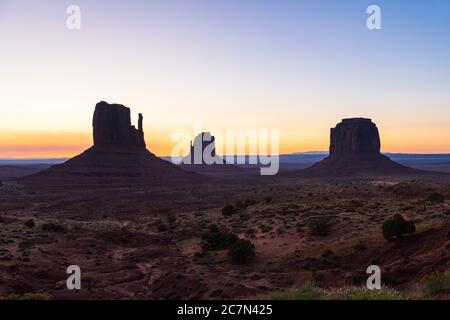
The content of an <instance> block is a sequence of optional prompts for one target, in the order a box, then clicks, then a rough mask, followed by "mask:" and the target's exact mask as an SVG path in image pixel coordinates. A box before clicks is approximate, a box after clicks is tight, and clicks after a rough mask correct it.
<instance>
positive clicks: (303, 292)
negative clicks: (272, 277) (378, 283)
mask: <svg viewBox="0 0 450 320" xmlns="http://www.w3.org/2000/svg"><path fill="white" fill-rule="evenodd" d="M254 299H256V300H404V299H406V297H405V296H403V295H402V294H400V293H399V292H397V291H395V290H392V289H389V288H384V289H381V290H369V289H367V288H365V287H342V288H333V289H322V288H317V287H314V286H312V285H311V284H310V283H306V284H304V285H303V286H301V287H300V288H296V289H289V290H284V291H277V292H271V293H268V294H264V295H258V296H256V297H254Z"/></svg>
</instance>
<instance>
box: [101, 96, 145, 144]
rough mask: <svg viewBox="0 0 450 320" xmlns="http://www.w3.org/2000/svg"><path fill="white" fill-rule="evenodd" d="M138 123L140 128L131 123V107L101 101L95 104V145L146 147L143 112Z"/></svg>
mask: <svg viewBox="0 0 450 320" xmlns="http://www.w3.org/2000/svg"><path fill="white" fill-rule="evenodd" d="M138 123H139V125H138V129H136V128H135V127H134V126H132V125H131V120H130V109H129V108H127V107H125V106H123V105H120V104H108V103H106V102H104V101H102V102H99V103H97V105H96V106H95V111H94V118H93V120H92V126H93V128H94V145H121V146H135V147H145V141H144V131H143V129H142V123H143V116H142V114H139V122H138Z"/></svg>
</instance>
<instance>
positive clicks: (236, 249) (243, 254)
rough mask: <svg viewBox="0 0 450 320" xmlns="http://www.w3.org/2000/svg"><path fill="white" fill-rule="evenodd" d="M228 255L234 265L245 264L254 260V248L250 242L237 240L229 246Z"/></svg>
mask: <svg viewBox="0 0 450 320" xmlns="http://www.w3.org/2000/svg"><path fill="white" fill-rule="evenodd" d="M228 254H229V255H230V257H231V259H232V260H233V261H234V262H236V263H247V262H249V261H251V260H253V259H254V258H255V255H256V254H255V246H254V245H253V243H251V241H250V240H244V239H239V240H237V241H235V242H234V243H233V244H232V245H231V247H230V249H229V251H228Z"/></svg>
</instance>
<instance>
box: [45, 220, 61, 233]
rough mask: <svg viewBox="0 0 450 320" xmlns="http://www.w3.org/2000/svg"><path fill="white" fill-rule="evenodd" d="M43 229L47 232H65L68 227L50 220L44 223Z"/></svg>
mask: <svg viewBox="0 0 450 320" xmlns="http://www.w3.org/2000/svg"><path fill="white" fill-rule="evenodd" d="M42 230H44V231H46V232H65V231H66V228H65V227H64V226H62V225H60V224H57V223H53V222H50V223H45V224H43V225H42Z"/></svg>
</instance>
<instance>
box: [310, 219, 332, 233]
mask: <svg viewBox="0 0 450 320" xmlns="http://www.w3.org/2000/svg"><path fill="white" fill-rule="evenodd" d="M307 226H308V228H309V231H310V233H311V235H313V236H326V235H327V234H328V233H329V231H330V229H331V221H330V219H328V218H325V217H315V218H312V219H309V220H308V222H307Z"/></svg>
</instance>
